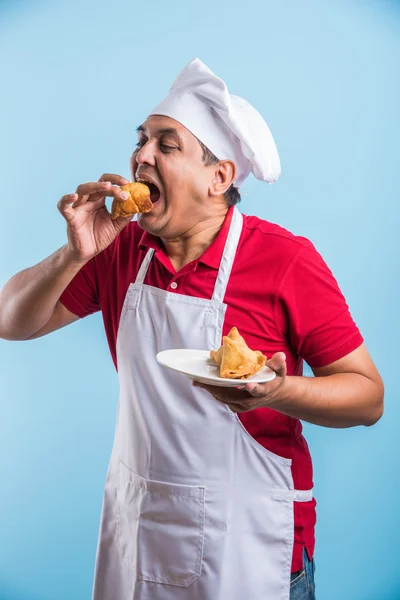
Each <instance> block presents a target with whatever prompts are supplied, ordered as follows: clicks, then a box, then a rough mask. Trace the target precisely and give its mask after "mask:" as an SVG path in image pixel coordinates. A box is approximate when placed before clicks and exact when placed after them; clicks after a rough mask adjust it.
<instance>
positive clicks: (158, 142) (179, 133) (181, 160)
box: [131, 115, 215, 239]
mask: <svg viewBox="0 0 400 600" xmlns="http://www.w3.org/2000/svg"><path fill="white" fill-rule="evenodd" d="M138 135H139V139H138V145H137V148H136V150H135V151H134V153H133V155H132V158H131V171H132V178H133V179H134V180H135V181H138V180H144V181H148V182H150V183H152V184H154V186H151V185H150V189H151V199H152V201H153V202H154V208H153V209H152V210H151V211H150V212H149V213H144V214H139V215H138V223H139V225H140V227H141V228H142V229H145V230H147V231H149V232H150V233H152V234H153V235H158V236H160V237H163V238H166V239H174V238H176V237H178V236H181V235H184V234H185V233H186V232H187V231H189V230H190V229H191V228H192V227H193V226H194V225H196V224H197V223H198V222H199V220H200V219H201V218H202V217H204V216H205V215H206V214H208V213H209V210H210V208H211V207H212V199H211V198H209V194H208V191H209V186H210V184H211V181H212V179H213V177H214V174H215V165H214V169H213V168H212V166H209V167H206V166H205V165H204V163H203V150H202V148H201V146H200V144H199V142H198V140H197V138H196V137H195V136H194V135H193V134H192V133H191V132H190V131H188V129H186V128H185V127H184V126H183V125H181V124H180V123H178V122H177V121H175V120H174V119H170V118H169V117H163V116H158V115H157V116H154V115H153V116H151V117H148V118H147V119H146V121H145V122H144V123H143V125H141V126H140V127H139V128H138Z"/></svg>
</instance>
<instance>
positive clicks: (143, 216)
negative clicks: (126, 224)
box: [137, 209, 162, 235]
mask: <svg viewBox="0 0 400 600" xmlns="http://www.w3.org/2000/svg"><path fill="white" fill-rule="evenodd" d="M153 210H154V209H153ZM153 210H151V211H150V212H148V213H139V214H138V216H137V222H138V225H139V227H140V228H141V229H144V230H145V231H148V232H149V233H152V234H153V235H158V231H160V230H161V228H162V224H161V222H160V221H161V219H160V216H159V215H157V214H154V213H153ZM152 213H153V214H152Z"/></svg>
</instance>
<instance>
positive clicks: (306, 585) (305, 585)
mask: <svg viewBox="0 0 400 600" xmlns="http://www.w3.org/2000/svg"><path fill="white" fill-rule="evenodd" d="M303 560H304V569H303V570H302V571H299V572H297V573H292V575H291V578H290V600H315V583H314V573H315V563H314V559H313V560H312V561H311V562H310V561H309V560H308V556H307V552H306V551H305V550H303Z"/></svg>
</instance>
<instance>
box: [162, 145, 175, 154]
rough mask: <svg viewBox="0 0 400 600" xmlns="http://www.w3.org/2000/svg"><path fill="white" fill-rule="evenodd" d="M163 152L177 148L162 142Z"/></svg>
mask: <svg viewBox="0 0 400 600" xmlns="http://www.w3.org/2000/svg"><path fill="white" fill-rule="evenodd" d="M160 149H161V152H171V150H175V146H167V145H166V144H160Z"/></svg>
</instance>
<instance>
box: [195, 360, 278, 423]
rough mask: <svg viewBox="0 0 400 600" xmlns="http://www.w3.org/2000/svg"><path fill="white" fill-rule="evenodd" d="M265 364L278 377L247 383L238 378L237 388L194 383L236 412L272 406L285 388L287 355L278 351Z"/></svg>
mask: <svg viewBox="0 0 400 600" xmlns="http://www.w3.org/2000/svg"><path fill="white" fill-rule="evenodd" d="M265 364H266V366H267V367H269V368H270V369H272V370H273V371H275V373H276V377H275V378H274V379H273V380H272V381H267V383H254V382H248V383H245V382H243V380H242V381H241V380H238V387H237V388H224V387H217V386H213V385H205V384H203V383H199V382H197V381H194V382H193V385H194V386H196V387H201V388H203V389H204V390H207V392H209V393H210V394H211V395H212V396H214V398H215V399H216V400H218V401H219V402H222V403H223V404H226V405H227V406H228V407H229V408H230V409H231V411H232V412H234V413H240V412H247V411H249V410H254V409H255V408H265V407H272V406H273V405H274V403H275V402H276V401H277V400H278V399H279V395H280V394H282V390H283V389H284V385H285V380H286V356H285V354H284V353H283V352H277V353H276V354H274V355H273V356H272V358H271V359H270V360H267V362H266V363H265Z"/></svg>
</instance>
